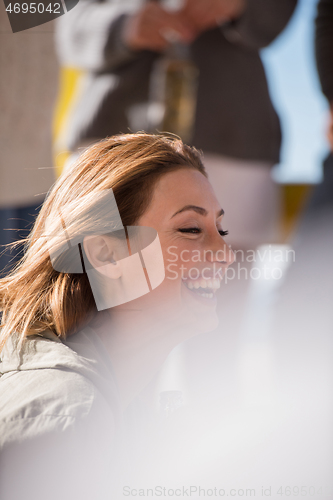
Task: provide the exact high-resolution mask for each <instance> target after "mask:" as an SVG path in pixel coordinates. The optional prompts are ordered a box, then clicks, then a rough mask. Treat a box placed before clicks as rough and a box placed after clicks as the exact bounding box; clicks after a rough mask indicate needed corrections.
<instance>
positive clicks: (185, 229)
mask: <svg viewBox="0 0 333 500" xmlns="http://www.w3.org/2000/svg"><path fill="white" fill-rule="evenodd" d="M178 231H179V232H180V233H190V234H200V233H201V229H200V228H198V227H183V228H181V229H178Z"/></svg>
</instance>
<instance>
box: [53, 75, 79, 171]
mask: <svg viewBox="0 0 333 500" xmlns="http://www.w3.org/2000/svg"><path fill="white" fill-rule="evenodd" d="M83 75H84V71H81V70H79V69H77V68H70V67H63V68H61V69H60V79H59V80H60V81H59V92H58V98H57V102H56V106H55V111H54V118H53V155H54V165H55V168H56V173H57V176H59V175H60V174H61V172H62V170H63V168H64V165H65V163H66V161H67V159H68V158H69V156H70V155H71V154H72V152H71V151H68V150H67V143H66V133H67V125H68V120H69V117H70V116H71V113H72V110H73V108H74V105H75V103H76V101H77V97H78V94H79V88H80V82H81V80H82V76H83Z"/></svg>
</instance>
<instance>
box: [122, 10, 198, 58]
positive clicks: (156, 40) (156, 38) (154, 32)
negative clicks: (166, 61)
mask: <svg viewBox="0 0 333 500" xmlns="http://www.w3.org/2000/svg"><path fill="white" fill-rule="evenodd" d="M195 35H196V31H195V29H194V28H193V27H192V26H191V24H190V23H187V22H186V18H185V17H184V16H183V15H182V14H181V13H179V12H167V11H166V10H164V9H163V8H162V7H161V6H160V5H159V4H158V3H155V2H148V3H146V4H145V5H144V7H143V8H142V9H141V10H140V11H139V12H137V13H136V14H133V15H132V16H129V18H128V19H127V22H126V23H125V27H124V33H123V40H124V43H125V44H126V45H127V46H128V47H129V48H130V49H132V50H153V51H157V52H161V51H163V50H164V49H166V48H167V47H168V45H169V44H170V41H171V40H177V41H180V42H183V43H190V42H192V40H193V39H194V37H195Z"/></svg>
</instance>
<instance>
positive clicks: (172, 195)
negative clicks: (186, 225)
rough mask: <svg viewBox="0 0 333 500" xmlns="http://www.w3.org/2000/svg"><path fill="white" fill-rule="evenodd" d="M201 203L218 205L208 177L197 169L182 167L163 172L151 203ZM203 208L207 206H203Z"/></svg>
mask: <svg viewBox="0 0 333 500" xmlns="http://www.w3.org/2000/svg"><path fill="white" fill-rule="evenodd" d="M166 201H168V203H169V204H171V203H174V204H179V203H181V204H183V205H186V204H191V203H194V202H196V203H199V202H201V203H203V204H204V205H207V204H208V205H211V204H213V205H214V206H216V205H218V202H217V200H216V197H215V193H214V191H213V188H212V186H211V184H210V183H209V181H208V179H207V178H206V177H205V176H204V175H203V174H202V173H201V172H199V171H198V170H195V169H192V168H182V169H179V170H175V171H172V172H169V173H167V174H164V175H163V176H162V177H161V178H160V179H159V181H158V182H157V183H156V186H155V189H154V193H153V199H152V203H153V204H154V205H159V204H160V203H165V202H166ZM204 208H209V207H207V206H205V207H204Z"/></svg>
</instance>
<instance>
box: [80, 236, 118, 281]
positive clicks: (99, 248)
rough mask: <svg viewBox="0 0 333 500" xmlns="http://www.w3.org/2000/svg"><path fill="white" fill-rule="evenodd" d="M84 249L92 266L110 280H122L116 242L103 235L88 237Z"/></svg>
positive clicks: (84, 240) (84, 242)
mask: <svg viewBox="0 0 333 500" xmlns="http://www.w3.org/2000/svg"><path fill="white" fill-rule="evenodd" d="M83 248H84V252H85V254H86V257H87V259H88V261H89V263H90V265H91V266H92V267H93V268H94V269H96V271H98V272H99V273H101V274H103V275H104V276H107V277H108V278H112V279H118V278H120V276H121V274H122V272H121V264H120V263H119V261H117V256H116V252H115V248H114V241H113V240H112V239H111V238H108V237H107V236H103V235H96V236H86V237H85V238H84V239H83Z"/></svg>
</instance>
